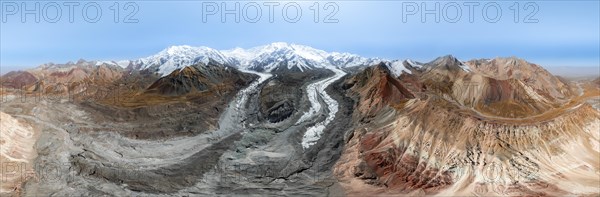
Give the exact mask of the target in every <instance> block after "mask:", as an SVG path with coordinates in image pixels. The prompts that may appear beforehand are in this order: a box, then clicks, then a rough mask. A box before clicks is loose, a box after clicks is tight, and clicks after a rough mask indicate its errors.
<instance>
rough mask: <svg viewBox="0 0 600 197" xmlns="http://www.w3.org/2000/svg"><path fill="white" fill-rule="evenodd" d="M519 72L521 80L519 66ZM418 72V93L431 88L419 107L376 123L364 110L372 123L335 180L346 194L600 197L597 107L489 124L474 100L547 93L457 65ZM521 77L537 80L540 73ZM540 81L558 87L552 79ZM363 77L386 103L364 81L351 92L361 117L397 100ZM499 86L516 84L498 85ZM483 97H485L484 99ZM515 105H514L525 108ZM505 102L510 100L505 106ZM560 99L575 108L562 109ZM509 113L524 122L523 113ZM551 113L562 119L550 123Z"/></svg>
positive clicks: (354, 141)
mask: <svg viewBox="0 0 600 197" xmlns="http://www.w3.org/2000/svg"><path fill="white" fill-rule="evenodd" d="M496 61H498V62H502V61H509V62H510V61H511V60H501V59H497V60H496ZM407 67H409V68H410V65H407ZM511 67H512V68H513V69H515V70H518V68H516V67H514V65H513V66H511ZM414 71H415V72H414V74H415V75H417V76H418V77H417V78H416V79H417V80H418V83H417V84H422V85H423V86H424V88H422V89H418V88H411V90H412V91H414V95H417V96H416V97H415V98H412V99H411V98H410V97H407V98H406V99H404V100H399V101H397V102H390V103H388V104H384V105H383V106H378V107H372V106H369V107H367V109H370V110H372V111H371V112H370V113H369V114H368V115H366V114H364V113H361V111H360V110H357V111H355V112H354V115H355V116H356V117H358V118H361V119H362V120H363V121H361V122H360V123H358V124H355V127H354V128H353V129H352V131H351V132H350V133H349V135H348V138H347V142H348V143H347V144H346V147H345V148H344V153H343V154H342V157H341V158H340V160H339V161H338V163H337V164H336V167H335V170H334V172H335V174H336V175H337V177H338V178H339V179H340V181H341V184H342V186H343V187H344V189H346V191H347V193H346V194H348V195H373V194H380V195H398V194H400V195H411V196H412V195H440V196H448V195H463V196H464V195H483V196H489V195H507V196H513V195H516V196H522V195H535V196H539V195H541V196H546V195H595V194H598V192H600V191H598V187H597V184H598V183H600V179H598V177H599V176H598V175H599V174H598V172H599V170H600V169H599V168H598V163H599V162H600V160H599V159H598V157H597V155H598V154H599V151H600V150H599V149H598V144H599V142H600V141H599V140H600V139H599V136H600V135H599V133H598V132H597V131H598V129H599V126H600V125H599V124H598V123H600V113H599V111H597V110H595V109H593V108H592V107H591V106H590V105H588V104H585V103H577V104H572V105H565V106H563V107H553V106H546V108H544V110H543V111H539V112H537V113H527V114H524V115H526V117H531V116H534V115H535V114H538V113H540V114H543V115H541V117H538V118H536V119H535V120H530V121H524V120H526V119H523V118H508V117H511V116H488V115H484V114H482V112H479V111H478V110H481V109H482V108H481V107H477V106H473V105H470V104H471V103H469V102H465V101H466V100H469V99H464V98H465V97H466V98H469V97H470V99H479V98H484V99H485V98H488V97H489V96H486V94H485V93H486V92H489V91H490V90H495V91H497V92H499V93H506V92H509V93H510V92H511V91H515V90H514V89H518V88H519V87H521V88H522V89H524V88H525V87H530V86H534V87H535V84H538V83H532V84H534V85H524V84H525V82H523V80H524V79H522V78H518V77H514V76H512V77H506V76H502V75H501V74H500V75H499V76H498V77H492V76H490V75H488V76H482V75H485V73H484V72H481V73H473V72H478V71H477V70H476V68H473V66H469V67H465V65H463V64H462V62H460V61H458V60H456V59H455V58H452V57H448V56H447V57H442V58H438V59H436V60H434V61H432V62H430V63H427V64H423V65H421V66H419V67H418V69H414ZM515 72H523V73H522V74H523V75H531V73H530V72H534V71H529V72H527V71H526V70H520V71H515ZM535 72H538V73H537V74H536V75H543V76H548V80H553V81H555V79H554V78H553V77H552V76H550V75H547V74H545V73H543V71H540V70H536V71H535ZM540 72H541V73H540ZM525 73H527V74H525ZM361 75H363V76H367V77H365V78H366V79H365V80H364V81H367V83H369V84H370V85H366V86H371V87H375V88H373V89H367V90H370V91H371V92H378V93H379V94H375V96H374V95H373V94H366V95H365V94H364V93H363V94H361V92H362V91H364V90H363V89H361V87H364V86H365V85H360V84H359V86H356V83H355V81H353V80H349V81H347V82H346V83H347V84H349V85H353V86H356V87H352V88H350V89H349V90H350V91H349V92H348V94H350V95H358V97H357V99H358V100H359V101H358V104H357V109H360V108H361V105H364V104H368V103H372V101H373V100H374V98H375V99H381V98H386V97H389V94H387V93H386V91H384V90H385V88H381V86H378V85H379V84H381V83H384V82H385V80H382V77H381V74H379V73H375V72H372V71H371V70H370V69H366V70H365V71H363V72H361V73H359V74H357V76H361ZM387 76H389V74H387ZM477 78H479V80H477V82H478V84H475V85H473V87H467V88H464V89H457V88H456V84H460V83H461V81H463V80H469V81H474V79H477ZM384 79H385V78H384ZM481 79H483V80H481ZM414 80H415V78H414V77H412V76H409V75H401V76H400V81H402V83H405V84H407V86H409V87H410V86H411V84H414ZM497 81H506V82H503V83H507V84H505V85H495V84H497ZM555 82H556V81H555ZM463 84H464V83H463ZM558 85H559V86H558V87H557V86H556V84H544V83H541V85H540V86H542V87H543V88H541V89H542V90H543V91H548V93H547V94H544V95H555V94H551V93H549V92H552V91H554V92H555V93H560V92H561V91H560V90H565V89H564V87H562V86H560V83H558ZM503 86H504V87H503ZM376 87H380V88H376ZM417 87H418V85H417ZM480 87H483V88H481V89H479V90H476V89H477V88H480ZM531 89H533V88H531ZM525 90H526V89H525ZM555 90H558V91H555ZM457 92H458V93H459V94H457ZM565 92H566V91H565ZM482 93H483V94H482ZM528 93H529V94H530V95H531V94H532V93H531V92H526V91H522V92H514V93H511V95H514V96H519V95H527V94H528ZM487 95H489V94H487ZM460 96H465V97H460ZM514 96H513V97H511V98H509V99H512V100H515V99H517V98H518V97H514ZM558 96H559V97H560V96H562V95H558ZM398 98H400V97H398ZM496 98H498V99H499V100H502V99H503V96H501V95H498V96H496ZM552 98H554V97H552ZM560 99H565V98H563V97H561V98H557V99H556V100H560ZM381 100H385V99H381ZM548 100H549V99H548ZM536 101H537V100H536ZM553 101H554V100H553ZM516 104H517V105H518V103H516ZM496 107H497V106H493V105H492V106H490V108H496ZM502 110H504V111H508V112H514V111H519V110H521V108H504V109H502ZM552 110H558V111H560V112H556V111H552ZM549 111H552V114H554V115H552V116H550V115H548V113H550V112H549ZM373 114H375V115H373ZM504 114H508V113H504ZM496 115H503V114H496ZM573 161H575V162H573Z"/></svg>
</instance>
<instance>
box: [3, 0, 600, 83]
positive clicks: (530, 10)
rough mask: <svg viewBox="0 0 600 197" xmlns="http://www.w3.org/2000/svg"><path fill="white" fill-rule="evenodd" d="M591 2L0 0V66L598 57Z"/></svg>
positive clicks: (589, 61)
mask: <svg viewBox="0 0 600 197" xmlns="http://www.w3.org/2000/svg"><path fill="white" fill-rule="evenodd" d="M328 2H329V3H328ZM528 2H529V3H528ZM599 2H600V1H597V0H589V1H560V0H559V1H556V0H554V1H507V0H503V1H431V0H430V1H404V2H401V1H360V0H358V1H356V0H346V1H306V0H302V1H192V0H186V1H161V0H151V1H110V0H102V1H84V2H74V1H68V2H62V1H25V2H20V1H6V0H1V1H0V16H1V17H2V20H1V21H0V68H1V70H0V73H6V72H7V71H10V70H19V69H26V68H32V67H36V66H38V65H40V64H43V63H49V62H54V63H65V62H68V61H77V60H79V59H86V60H125V59H137V58H141V57H147V56H150V55H152V54H155V53H157V52H159V51H161V50H163V49H165V48H167V47H169V46H173V45H190V46H207V47H211V48H215V49H231V48H235V47H242V48H249V47H254V46H260V45H265V44H269V43H272V42H288V43H295V44H302V45H307V46H311V47H314V48H317V49H322V50H325V51H337V52H350V53H355V54H359V55H362V56H365V57H380V58H387V59H407V58H411V59H414V60H417V61H422V62H427V61H430V60H432V59H434V58H435V57H438V56H443V55H447V54H452V55H454V56H456V57H458V58H459V59H461V60H469V59H474V58H494V57H509V56H517V57H520V58H523V59H526V60H528V61H530V62H533V63H537V64H541V65H543V66H573V67H577V66H588V67H598V66H600V3H599ZM36 4H38V5H39V7H37V9H36ZM236 4H238V5H239V8H238V9H236ZM436 5H439V7H436ZM98 10H100V12H98ZM98 13H100V14H98ZM117 13H118V14H117ZM317 13H318V14H317ZM223 14H224V15H223ZM36 17H39V21H36ZM236 17H239V21H236ZM436 17H439V21H436Z"/></svg>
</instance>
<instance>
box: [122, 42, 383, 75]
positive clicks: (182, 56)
mask: <svg viewBox="0 0 600 197" xmlns="http://www.w3.org/2000/svg"><path fill="white" fill-rule="evenodd" d="M210 61H213V62H217V63H220V64H224V65H230V66H236V67H240V68H244V69H250V70H257V71H265V72H272V71H275V70H279V69H284V68H286V69H289V70H299V71H304V70H306V69H313V68H324V67H352V66H361V65H370V64H374V63H378V62H381V61H384V60H382V59H378V58H364V57H361V56H358V55H355V54H350V53H338V52H326V51H323V50H319V49H315V48H312V47H309V46H305V45H299V44H290V43H286V42H275V43H271V44H267V45H263V46H258V47H253V48H249V49H243V48H233V49H229V50H216V49H212V48H209V47H193V46H188V45H180V46H171V47H168V48H166V49H164V50H162V51H160V52H159V53H157V54H155V55H152V56H149V57H146V58H141V59H139V60H136V61H134V63H133V65H134V67H136V68H138V69H142V70H143V69H149V70H151V71H152V70H153V71H154V72H157V73H159V74H161V75H163V76H164V75H167V74H169V73H171V72H172V71H174V70H177V69H180V68H183V67H185V66H189V65H193V64H197V63H204V64H208V63H209V62H210Z"/></svg>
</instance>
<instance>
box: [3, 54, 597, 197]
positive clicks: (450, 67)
mask: <svg viewBox="0 0 600 197" xmlns="http://www.w3.org/2000/svg"><path fill="white" fill-rule="evenodd" d="M0 87H1V89H0V99H1V100H0V101H1V104H2V105H1V107H0V117H1V119H0V125H2V127H0V132H1V134H2V135H0V145H2V147H1V148H2V149H1V150H0V162H1V163H6V162H9V163H10V162H12V163H16V164H19V166H23V169H19V170H22V171H25V172H27V173H23V175H22V176H18V177H15V176H14V175H15V174H17V173H16V172H12V171H10V169H11V168H7V169H8V170H9V171H6V170H5V171H1V172H0V173H2V174H1V175H2V177H4V178H5V179H3V180H5V181H4V182H3V183H2V185H1V186H0V194H2V195H3V196H4V194H6V195H16V196H39V195H57V196H67V195H77V196H82V195H85V196H99V195H114V196H196V195H207V196H218V195H261V196H271V195H277V196H280V195H292V196H297V195H307V196H315V195H316V196H345V195H348V196H379V195H381V196H389V195H393V196H398V195H400V196H553V195H558V196H565V195H566V196H570V195H574V196H597V195H598V194H600V187H599V186H598V185H600V178H598V177H600V176H599V175H600V174H599V173H600V167H599V166H600V159H599V158H598V155H599V154H600V132H598V131H599V130H600V78H598V79H595V80H580V81H571V80H569V79H566V78H562V77H558V76H555V75H552V74H551V73H550V72H548V71H547V70H546V69H544V67H542V66H540V65H538V64H535V63H531V62H528V61H526V60H523V59H520V58H517V57H507V58H493V59H473V60H468V61H463V60H459V59H457V58H456V57H454V56H452V55H446V56H441V57H438V58H436V59H433V60H431V61H429V62H418V61H413V60H410V59H407V60H386V59H380V58H365V57H361V56H358V55H354V54H349V53H338V52H325V51H322V50H318V49H314V48H311V47H308V46H302V45H296V44H288V43H272V44H268V45H264V46H258V47H254V48H250V49H242V48H235V49H231V50H215V49H211V48H208V47H191V46H173V47H169V48H167V49H165V50H163V51H160V52H158V53H157V54H155V55H151V56H149V57H146V58H140V59H136V60H119V61H85V60H80V61H77V62H70V63H66V64H44V65H41V66H39V67H37V68H33V69H29V70H23V71H12V72H9V73H7V74H5V75H3V76H2V77H1V78H0ZM56 164H60V165H58V166H57V165H56ZM46 169H56V170H57V172H59V173H57V174H56V175H49V174H47V173H45V172H46V171H44V170H46Z"/></svg>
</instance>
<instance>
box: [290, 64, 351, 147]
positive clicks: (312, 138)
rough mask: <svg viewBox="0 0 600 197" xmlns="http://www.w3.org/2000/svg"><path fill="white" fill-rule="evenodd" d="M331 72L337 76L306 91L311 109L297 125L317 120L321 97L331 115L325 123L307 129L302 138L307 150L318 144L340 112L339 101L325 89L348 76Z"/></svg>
mask: <svg viewBox="0 0 600 197" xmlns="http://www.w3.org/2000/svg"><path fill="white" fill-rule="evenodd" d="M329 70H331V71H333V72H334V73H335V75H333V76H331V77H328V78H326V79H323V80H321V81H317V82H315V83H312V84H310V85H309V86H308V87H307V89H306V91H307V95H308V100H309V101H310V103H311V107H310V109H309V111H308V112H307V113H305V114H303V115H302V117H300V119H299V120H298V122H297V123H296V124H298V123H302V122H305V121H307V120H308V119H309V118H315V117H316V116H315V115H316V113H318V112H319V111H321V103H319V100H318V97H319V96H320V97H321V99H323V102H325V104H326V105H327V110H328V111H329V113H328V114H327V118H325V120H324V121H323V122H318V123H316V124H315V125H314V126H312V127H309V128H308V129H306V132H305V133H304V136H303V137H302V147H303V148H305V149H306V148H309V147H310V146H312V145H314V144H316V143H317V141H318V140H319V138H320V137H321V134H322V133H323V130H325V127H326V126H327V125H328V124H329V123H331V121H333V119H334V118H335V114H336V113H337V111H338V103H337V101H335V99H333V98H331V97H330V96H329V95H328V94H327V92H325V88H327V87H328V86H329V85H331V84H332V83H333V82H335V81H337V80H338V79H340V78H342V77H343V76H344V75H346V73H345V72H344V71H342V70H340V69H337V68H329Z"/></svg>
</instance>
